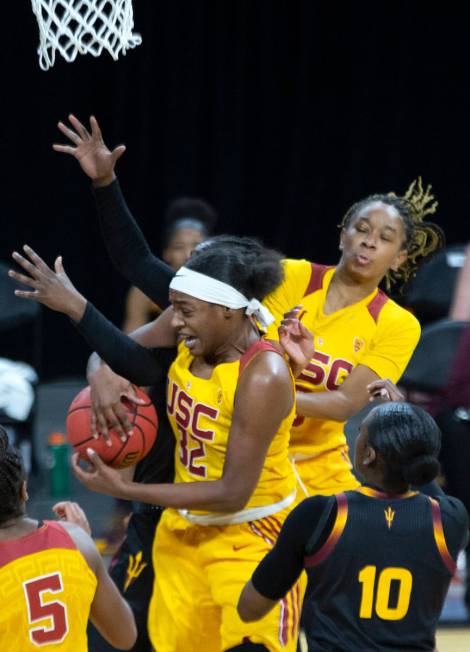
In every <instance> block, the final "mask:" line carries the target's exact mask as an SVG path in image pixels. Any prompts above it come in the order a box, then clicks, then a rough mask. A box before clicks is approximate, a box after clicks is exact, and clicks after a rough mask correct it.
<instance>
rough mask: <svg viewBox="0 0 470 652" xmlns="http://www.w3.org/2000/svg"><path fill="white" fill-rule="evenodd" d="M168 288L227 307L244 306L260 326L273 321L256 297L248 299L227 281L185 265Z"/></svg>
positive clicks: (267, 324) (246, 311)
mask: <svg viewBox="0 0 470 652" xmlns="http://www.w3.org/2000/svg"><path fill="white" fill-rule="evenodd" d="M170 290H176V291H177V292H183V293H184V294H189V296H190V297H194V298H195V299H201V301H207V302H208V303H217V304H218V305H220V306H227V308H246V310H245V313H246V314H247V315H248V316H251V315H253V316H254V317H255V319H256V320H257V321H259V323H260V324H261V325H262V326H269V324H272V323H273V321H274V317H273V316H272V314H271V313H270V312H269V310H268V309H267V308H265V307H264V306H263V305H262V304H261V303H260V302H259V301H258V299H251V300H249V299H247V298H246V297H245V295H244V294H242V293H241V292H239V291H238V290H236V289H235V288H234V287H232V286H231V285H228V283H223V282H222V281H218V280H217V279H215V278H212V276H206V274H201V273H200V272H195V271H194V270H193V269H188V268H187V267H180V268H179V270H178V271H177V272H176V274H175V276H174V277H173V278H172V280H171V283H170Z"/></svg>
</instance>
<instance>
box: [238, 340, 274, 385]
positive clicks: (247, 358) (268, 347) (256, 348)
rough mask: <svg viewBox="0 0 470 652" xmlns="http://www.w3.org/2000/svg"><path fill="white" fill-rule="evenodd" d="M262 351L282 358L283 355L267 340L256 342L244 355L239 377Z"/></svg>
mask: <svg viewBox="0 0 470 652" xmlns="http://www.w3.org/2000/svg"><path fill="white" fill-rule="evenodd" d="M261 351H272V352H273V353H277V354H278V355H280V356H281V358H282V357H283V356H282V353H281V352H280V351H279V349H277V348H276V347H275V346H274V345H273V344H271V342H269V341H268V340H265V339H263V338H261V339H259V340H257V341H256V342H254V343H253V344H252V345H251V346H250V347H249V348H248V349H247V350H246V351H245V353H244V354H243V355H242V357H241V358H240V366H239V369H238V377H239V378H240V376H241V375H242V373H243V372H244V371H245V369H246V368H247V367H248V365H249V364H250V362H251V361H252V360H253V359H254V358H255V357H256V356H257V355H258V353H260V352H261Z"/></svg>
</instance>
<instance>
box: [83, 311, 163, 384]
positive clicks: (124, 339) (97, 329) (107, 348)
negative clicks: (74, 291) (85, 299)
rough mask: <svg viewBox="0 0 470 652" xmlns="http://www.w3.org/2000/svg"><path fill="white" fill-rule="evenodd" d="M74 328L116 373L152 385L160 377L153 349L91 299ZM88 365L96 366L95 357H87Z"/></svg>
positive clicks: (134, 381)
mask: <svg viewBox="0 0 470 652" xmlns="http://www.w3.org/2000/svg"><path fill="white" fill-rule="evenodd" d="M76 328H77V330H78V331H79V332H80V334H81V335H82V336H83V337H84V338H85V339H86V340H87V342H88V343H89V344H90V346H91V348H93V349H95V351H96V352H97V353H98V354H99V355H100V356H101V358H102V359H103V360H104V361H105V362H106V363H107V364H109V366H110V367H111V368H112V370H113V371H114V372H115V373H118V374H120V375H122V376H124V377H125V378H127V379H128V380H130V381H131V382H133V383H135V384H137V385H152V384H153V383H154V382H155V381H156V380H158V379H159V378H160V377H161V372H162V370H161V366H160V364H159V362H158V360H157V358H156V356H155V355H154V354H153V353H152V351H150V350H148V349H146V348H145V347H143V346H141V345H140V344H138V343H137V342H135V341H134V340H132V339H131V338H129V337H128V336H127V335H125V334H124V333H123V332H122V331H120V330H119V329H118V328H117V327H116V326H114V324H112V323H111V322H110V321H108V320H107V319H106V318H105V317H104V315H102V314H101V313H100V312H99V311H98V310H96V308H95V307H94V306H93V305H92V304H91V303H88V304H87V308H86V310H85V314H84V315H83V318H82V319H81V320H80V321H79V322H78V323H77V324H76ZM90 366H94V368H95V370H97V369H98V367H99V364H98V361H97V360H96V359H93V360H90V362H89V369H88V372H89V373H90Z"/></svg>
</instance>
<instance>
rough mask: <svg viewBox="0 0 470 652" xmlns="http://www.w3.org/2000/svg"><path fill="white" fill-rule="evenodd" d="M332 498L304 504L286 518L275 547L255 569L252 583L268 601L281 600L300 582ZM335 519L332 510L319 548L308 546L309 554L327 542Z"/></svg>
mask: <svg viewBox="0 0 470 652" xmlns="http://www.w3.org/2000/svg"><path fill="white" fill-rule="evenodd" d="M329 498H330V497H329V496H314V497H312V498H307V499H306V500H304V501H302V502H301V503H300V505H298V506H297V507H296V508H295V509H294V510H293V511H292V512H291V513H290V514H289V516H288V517H287V519H286V521H285V523H284V525H283V526H282V529H281V532H280V534H279V537H278V539H277V541H276V545H275V546H274V548H273V549H272V550H271V552H269V553H268V554H267V555H266V557H265V558H264V559H263V560H262V561H261V562H260V564H259V565H258V567H257V568H256V570H255V572H254V573H253V576H252V578H251V581H252V583H253V586H254V587H255V589H256V590H257V591H258V593H261V595H263V596H264V597H265V598H269V599H270V600H279V599H280V598H282V597H283V596H284V595H285V594H286V593H287V592H288V591H289V589H290V588H291V586H292V585H293V584H295V582H296V581H297V579H298V578H299V576H300V574H301V572H302V570H303V568H304V557H305V554H306V548H307V545H309V543H310V540H311V537H312V533H313V532H314V531H315V530H316V527H317V524H318V523H319V521H320V520H321V519H322V516H323V513H324V510H325V509H327V508H328V507H329V506H330V505H331V502H330V501H329ZM335 519H336V509H334V510H332V512H331V515H330V517H329V518H328V519H327V521H326V524H325V528H324V530H323V531H322V532H321V533H320V534H319V536H318V541H317V544H316V545H315V546H313V547H311V546H310V545H309V550H308V553H309V554H313V553H314V552H316V551H317V550H318V549H319V548H320V547H321V546H322V545H323V543H324V542H325V541H326V539H327V538H328V536H329V534H330V532H331V530H332V528H333V525H334V522H335Z"/></svg>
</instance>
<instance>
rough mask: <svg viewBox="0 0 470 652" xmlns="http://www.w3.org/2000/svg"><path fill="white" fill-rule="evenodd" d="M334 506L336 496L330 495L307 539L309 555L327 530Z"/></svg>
mask: <svg viewBox="0 0 470 652" xmlns="http://www.w3.org/2000/svg"><path fill="white" fill-rule="evenodd" d="M333 507H336V496H334V495H333V496H328V498H327V501H326V504H325V507H324V508H323V511H322V513H321V516H320V518H319V519H318V523H317V526H316V528H315V529H314V531H313V534H312V536H311V537H310V538H309V540H308V541H307V545H306V546H305V553H306V556H307V557H309V556H311V555H312V550H315V549H316V548H317V545H318V542H319V541H320V538H321V536H322V534H323V532H324V530H325V526H326V523H327V521H328V519H329V518H330V515H331V512H332V511H333Z"/></svg>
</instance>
